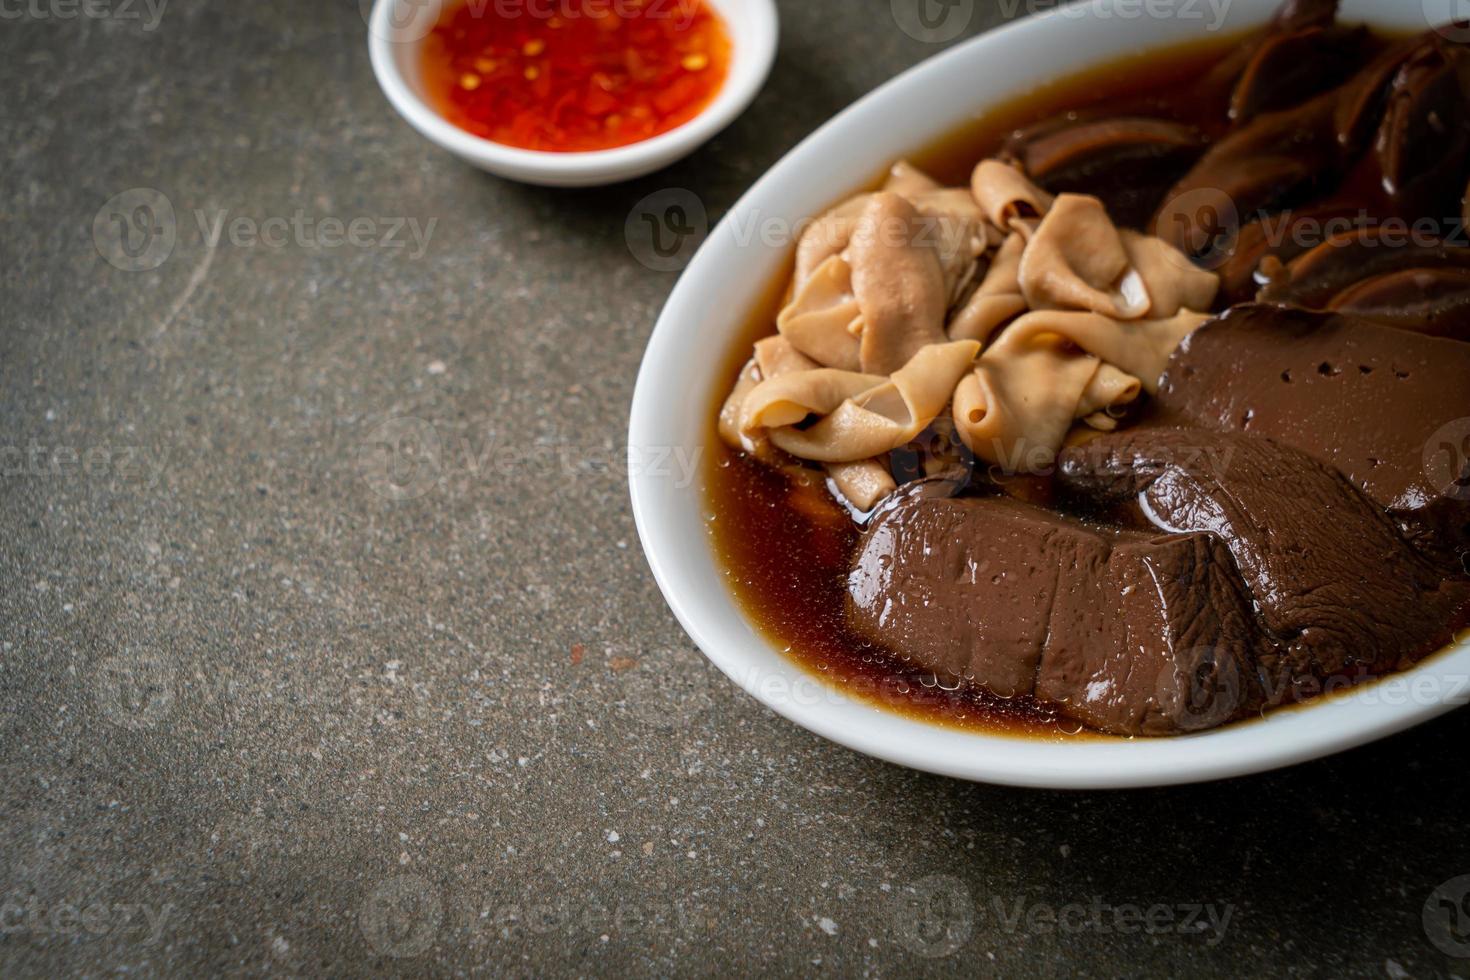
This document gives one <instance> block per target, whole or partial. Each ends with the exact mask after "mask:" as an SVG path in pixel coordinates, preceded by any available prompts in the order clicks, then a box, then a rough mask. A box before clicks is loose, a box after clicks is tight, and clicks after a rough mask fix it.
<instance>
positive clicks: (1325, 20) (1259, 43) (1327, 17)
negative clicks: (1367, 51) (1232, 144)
mask: <svg viewBox="0 0 1470 980" xmlns="http://www.w3.org/2000/svg"><path fill="white" fill-rule="evenodd" d="M1338 3H1339V0H1286V2H1285V3H1283V4H1282V5H1281V6H1280V7H1279V8H1277V10H1276V15H1275V16H1274V17H1272V18H1271V22H1270V23H1269V24H1267V25H1266V26H1265V27H1264V28H1263V29H1262V30H1261V31H1260V32H1259V33H1257V34H1255V35H1254V36H1253V37H1251V38H1248V39H1247V40H1246V41H1245V43H1244V44H1242V45H1241V46H1240V47H1238V48H1237V49H1235V51H1234V52H1233V53H1231V54H1229V55H1227V56H1226V57H1225V58H1223V59H1221V61H1220V63H1219V64H1218V65H1216V66H1215V67H1214V68H1213V69H1212V70H1211V71H1210V72H1209V74H1208V75H1206V76H1205V78H1204V79H1203V81H1202V84H1201V85H1200V86H1199V88H1200V97H1201V98H1202V99H1206V100H1211V101H1213V100H1215V99H1217V98H1220V99H1222V100H1223V102H1224V107H1225V109H1227V110H1228V109H1229V107H1230V105H1232V104H1233V103H1234V101H1235V94H1236V91H1237V90H1238V89H1239V87H1240V82H1241V79H1242V77H1243V76H1244V75H1245V74H1246V72H1247V69H1248V68H1249V67H1250V65H1251V64H1252V63H1253V62H1255V61H1256V60H1257V58H1258V57H1259V56H1260V53H1261V50H1262V49H1263V48H1265V47H1267V46H1269V45H1270V44H1271V43H1272V42H1273V41H1275V40H1276V39H1278V38H1282V37H1290V36H1293V35H1297V34H1301V33H1303V32H1306V31H1312V30H1326V29H1328V28H1330V27H1332V26H1333V25H1334V24H1336V22H1337V8H1338ZM1217 93H1220V94H1219V95H1217Z"/></svg>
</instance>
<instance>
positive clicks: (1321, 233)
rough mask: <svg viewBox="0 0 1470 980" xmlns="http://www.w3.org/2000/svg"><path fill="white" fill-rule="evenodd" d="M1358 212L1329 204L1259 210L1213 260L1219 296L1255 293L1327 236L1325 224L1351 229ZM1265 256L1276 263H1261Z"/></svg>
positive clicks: (1236, 298) (1240, 297) (1239, 298)
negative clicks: (1262, 212)
mask: <svg viewBox="0 0 1470 980" xmlns="http://www.w3.org/2000/svg"><path fill="white" fill-rule="evenodd" d="M1362 211H1363V209H1362V206H1361V205H1358V204H1350V203H1329V204H1325V205H1313V206H1311V207H1304V208H1298V209H1296V210H1294V211H1283V212H1281V213H1280V214H1268V215H1263V216H1262V217H1259V218H1257V219H1255V220H1254V221H1251V222H1249V223H1248V224H1246V225H1244V226H1243V227H1242V228H1241V229H1240V232H1239V233H1238V234H1236V235H1235V236H1234V239H1233V241H1231V242H1230V243H1229V246H1228V248H1227V249H1226V251H1225V252H1224V253H1223V254H1222V255H1221V256H1220V261H1219V262H1218V263H1216V264H1215V265H1214V270H1215V272H1216V273H1217V274H1218V275H1219V276H1220V299H1221V301H1222V302H1223V303H1225V304H1227V305H1229V304H1234V303H1241V302H1245V301H1247V300H1250V299H1252V298H1255V297H1256V295H1257V294H1258V293H1259V292H1260V290H1261V288H1262V287H1263V286H1265V285H1267V284H1268V283H1269V282H1270V281H1271V278H1272V275H1273V273H1274V275H1275V276H1282V275H1283V274H1284V266H1285V263H1288V262H1290V261H1291V260H1292V259H1294V258H1296V257H1297V256H1298V255H1301V254H1302V253H1303V252H1306V251H1310V250H1311V249H1312V248H1314V247H1315V246H1317V245H1318V244H1320V243H1321V242H1322V240H1323V239H1324V237H1330V235H1329V232H1328V229H1338V228H1341V229H1344V230H1351V229H1352V228H1353V227H1354V225H1355V224H1358V223H1361V221H1362ZM1268 256H1269V257H1270V258H1271V259H1273V260H1274V262H1272V263H1268V264H1267V265H1266V266H1265V267H1264V268H1263V260H1265V259H1266V258H1267V257H1268Z"/></svg>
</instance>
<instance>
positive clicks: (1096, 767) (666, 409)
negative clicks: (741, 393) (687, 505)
mask: <svg viewBox="0 0 1470 980" xmlns="http://www.w3.org/2000/svg"><path fill="white" fill-rule="evenodd" d="M1120 2H1121V3H1123V4H1127V3H1130V2H1131V0H1091V2H1089V3H1084V4H1078V5H1075V6H1074V7H1072V8H1059V9H1057V10H1052V11H1049V12H1047V13H1043V14H1039V15H1033V16H1032V17H1029V18H1026V19H1023V20H1021V21H1017V22H1014V23H1011V24H1008V25H1006V26H1004V27H1001V28H997V29H996V30H993V31H990V32H987V33H985V34H982V35H980V36H978V37H975V38H973V39H971V40H969V41H967V42H965V43H963V44H959V45H956V46H954V47H951V48H949V49H948V50H946V51H943V52H941V53H939V54H937V55H935V56H934V57H932V58H930V59H927V60H926V61H924V62H922V63H920V64H918V65H916V66H915V67H913V68H911V69H909V70H908V71H905V72H903V73H902V74H900V75H898V76H896V77H895V78H894V79H892V80H890V81H889V82H888V83H886V84H885V85H883V86H881V87H879V88H878V89H876V90H874V91H873V92H870V93H868V94H867V95H866V96H864V97H862V98H860V99H858V100H857V101H856V102H854V103H853V104H852V105H850V106H848V107H847V108H846V109H844V110H843V111H842V112H840V113H839V114H837V115H836V116H834V117H833V118H832V119H831V120H829V121H827V122H826V123H825V124H824V125H823V126H821V127H820V128H818V129H817V130H816V131H815V132H814V133H812V134H811V135H810V136H809V137H807V138H806V139H805V140H803V141H802V142H801V143H800V144H798V145H797V146H796V147H795V148H794V149H792V150H791V151H790V152H789V153H788V154H787V155H786V156H785V157H783V158H782V159H781V160H780V161H779V162H778V163H777V164H775V165H774V166H773V167H771V168H770V170H769V171H767V172H766V173H765V174H764V175H763V176H762V177H761V178H760V179H759V180H758V181H757V182H756V183H755V184H754V185H753V186H752V187H751V188H750V190H748V191H747V192H746V194H745V195H743V196H742V197H741V199H740V200H739V201H738V202H736V204H735V205H734V207H732V208H731V209H730V211H729V212H728V213H727V214H726V216H725V217H724V219H723V220H722V221H721V222H720V224H719V225H718V226H717V227H716V228H715V229H714V230H713V232H712V233H711V234H710V235H709V236H708V238H707V239H706V240H705V242H704V243H703V245H702V246H701V247H700V249H699V251H698V252H697V253H696V255H695V257H694V259H693V261H692V262H691V263H690V264H689V266H688V268H687V269H686V270H685V271H684V273H683V275H682V276H681V277H680V279H679V281H678V283H677V284H676V285H675V287H674V289H673V291H672V293H671V294H670V296H669V299H668V301H667V303H666V304H665V306H664V309H663V311H662V313H661V315H660V317H659V319H658V322H657V324H656V325H655V327H654V330H653V332H652V335H651V336H650V338H649V342H648V347H647V350H646V352H645V354H644V358H643V362H642V366H641V368H640V370H639V374H638V379H637V383H636V387H635V391H634V397H633V402H632V407H631V411H630V418H629V428H628V439H629V453H630V466H629V491H630V496H631V503H632V509H633V516H634V522H635V524H636V526H637V530H638V535H639V539H640V541H641V543H642V545H643V548H644V553H645V555H646V557H647V560H648V563H649V566H650V568H651V570H652V571H653V575H654V579H655V581H656V582H657V584H658V586H659V589H660V591H661V592H662V593H663V595H664V597H665V599H666V601H667V602H668V604H669V607H670V608H671V609H672V611H673V612H674V615H675V617H676V618H677V619H678V621H679V623H680V624H681V625H682V626H683V628H684V629H685V631H686V632H687V633H688V634H689V636H690V638H691V639H693V641H694V642H695V644H696V645H697V646H698V647H699V648H700V650H701V651H703V653H704V654H705V656H706V657H707V658H708V659H709V660H710V661H711V662H712V663H714V664H715V666H716V667H718V668H719V669H720V670H721V671H722V672H723V673H725V674H726V675H727V676H728V677H730V678H731V679H732V680H733V681H735V683H736V684H737V685H739V686H740V687H741V688H742V689H744V690H745V691H746V692H747V693H749V694H750V695H752V696H753V697H755V698H756V699H757V700H758V701H760V702H761V703H762V704H764V705H766V706H767V707H768V708H770V709H771V710H772V711H774V712H776V713H777V714H779V715H781V716H782V717H785V718H787V719H789V720H790V721H793V722H795V723H796V724H798V725H800V726H802V727H804V728H806V729H808V730H809V731H812V732H814V733H816V734H818V735H821V736H823V737H824V738H828V739H830V740H832V741H834V742H837V743H838V744H841V745H844V746H846V747H848V748H851V749H854V750H856V751H859V752H862V753H864V754H866V755H870V756H873V757H875V758H879V759H883V760H886V761H889V762H892V763H895V764H898V765H903V766H906V767H909V768H912V769H917V770H921V771H925V772H931V773H936V774H940V775H946V776H952V777H956V778H961V779H968V780H974V781H981V782H988V783H997V784H1004V785H1014V786H1026V787H1037V788H1050V789H1124V788H1139V787H1150V786H1166V785H1177V784H1183V783H1194V782H1205V781H1210V780H1215V779H1223V778H1229V777H1234V776H1241V775H1247V774H1251V773H1257V772H1263V771H1267V770H1271V769H1276V768H1280V767H1283V766H1289V765H1293V764H1296V763H1299V762H1304V761H1307V760H1309V759H1314V758H1318V757H1321V756H1324V755H1328V754H1331V753H1334V752H1338V751H1342V750H1345V749H1349V748H1352V747H1355V746H1358V745H1362V744H1365V743H1367V742H1371V741H1374V740H1377V739H1379V738H1383V737H1385V736H1387V735H1390V734H1393V733H1395V732H1398V731H1402V730H1404V729H1406V728H1409V727H1411V726H1413V725H1417V724H1420V723H1422V722H1424V721H1427V720H1429V719H1431V718H1433V717H1436V716H1438V715H1440V714H1442V713H1444V712H1447V711H1450V710H1452V709H1454V708H1456V707H1459V706H1460V705H1463V704H1465V703H1470V636H1462V637H1461V638H1460V639H1459V640H1457V641H1456V642H1455V643H1452V644H1451V645H1450V646H1448V647H1446V648H1445V649H1444V650H1442V651H1440V652H1439V653H1436V654H1434V655H1431V656H1430V657H1428V658H1426V659H1424V660H1423V661H1421V662H1420V663H1419V664H1417V665H1416V666H1414V667H1412V668H1410V669H1409V670H1406V671H1402V672H1400V673H1398V674H1394V675H1390V676H1389V677H1386V678H1383V679H1382V680H1380V681H1377V682H1374V683H1370V684H1364V685H1360V686H1358V687H1354V688H1352V689H1349V690H1348V691H1345V692H1340V693H1337V694H1326V695H1323V696H1321V697H1319V698H1317V699H1315V700H1314V701H1312V702H1309V703H1308V704H1305V705H1302V706H1299V707H1293V708H1285V709H1281V710H1277V711H1274V712H1271V713H1270V714H1268V715H1267V716H1266V717H1264V718H1261V719H1254V720H1250V721H1247V722H1243V723H1239V724H1234V725H1230V726H1226V727H1224V728H1220V729H1215V730H1211V731H1207V732H1202V733H1198V734H1193V735H1183V736H1176V737H1172V738H1166V739H1108V738H1099V739H1084V740H1075V741H1067V740H1055V741H1054V740H1046V739H1038V738H1027V737H1016V736H1013V735H1005V734H1000V733H985V732H977V731H971V730H962V729H957V728H952V727H948V726H943V725H939V724H936V723H934V722H929V721H924V720H921V719H916V718H913V717H910V716H906V715H903V714H901V713H898V712H893V711H888V710H885V709H882V708H879V707H877V706H874V705H872V704H870V703H868V702H865V701H862V700H860V699H858V698H855V697H853V696H851V695H848V694H845V693H843V692H842V691H840V690H839V689H838V688H836V687H834V686H830V685H827V684H826V682H824V681H822V680H820V679H819V678H818V677H817V676H816V675H815V674H813V673H811V672H810V671H808V670H807V668H805V667H804V666H802V665H801V664H799V663H797V662H796V661H795V660H792V659H788V658H786V657H785V656H784V655H782V654H781V653H779V652H778V650H777V641H776V639H775V638H774V637H772V636H770V635H768V634H765V633H763V632H762V631H760V630H759V629H758V628H757V627H755V626H754V625H753V624H752V622H751V620H750V617H749V615H748V614H747V613H746V612H745V610H744V609H743V608H741V606H740V603H739V601H738V600H737V599H736V597H735V596H734V595H733V593H732V592H731V590H730V589H729V587H728V585H727V584H726V583H725V582H724V581H723V576H722V575H721V573H720V566H719V560H718V558H717V556H716V555H715V554H714V551H713V548H712V546H711V543H710V542H709V540H708V537H707V535H704V534H697V537H698V539H699V540H697V541H694V542H692V543H691V541H690V537H691V533H692V529H691V527H690V525H689V522H688V521H681V522H680V523H678V524H676V523H675V520H676V519H675V518H673V517H671V516H670V511H671V509H672V505H673V504H674V503H675V502H676V501H677V500H678V498H677V494H679V493H680V492H682V493H684V494H694V495H698V496H699V497H700V501H699V503H700V506H698V507H697V508H696V511H697V512H698V514H700V515H702V514H703V512H704V509H705V508H704V507H703V493H704V490H703V482H702V480H700V481H696V482H695V483H694V485H693V486H686V487H685V488H683V490H682V491H681V490H679V489H678V488H676V487H674V486H673V485H672V483H671V481H670V480H668V479H667V477H666V474H664V473H662V472H660V471H658V470H656V469H654V468H650V467H640V466H637V465H633V464H632V462H631V460H632V459H633V458H634V457H637V456H641V455H643V454H644V453H645V452H646V451H648V450H656V451H663V450H662V449H659V448H658V447H661V446H662V447H665V448H669V446H668V442H669V440H668V439H667V438H666V436H665V432H666V431H668V427H669V426H672V425H675V424H677V423H674V422H671V421H669V419H670V417H671V416H673V415H674V414H676V413H678V412H683V413H685V414H687V412H688V409H687V405H680V404H679V403H678V402H677V400H676V399H673V398H672V393H673V391H674V390H676V389H678V388H680V387H684V386H685V385H684V383H683V382H682V380H680V375H681V372H682V373H687V368H686V367H685V365H684V364H682V363H681V362H680V356H681V350H680V348H679V344H680V342H681V340H682V339H683V337H682V336H681V335H682V334H688V333H689V332H690V331H691V330H693V329H694V327H695V326H696V325H697V326H700V327H705V329H706V330H707V327H706V326H705V324H706V323H707V321H708V319H709V301H708V300H707V299H706V298H705V297H704V295H703V293H704V292H705V291H706V290H707V289H708V288H709V286H710V284H711V283H712V282H713V281H714V279H713V277H715V276H717V275H721V274H724V275H728V271H727V270H726V269H725V268H723V267H722V266H721V265H720V263H722V262H724V261H725V260H726V259H728V258H730V257H731V256H732V255H738V253H732V252H730V251H729V250H730V249H732V248H735V247H737V246H736V244H735V243H736V236H735V232H734V228H735V227H736V226H737V224H739V223H740V222H741V221H742V220H743V218H745V217H747V216H749V215H750V214H751V213H752V212H754V213H756V214H759V212H760V209H761V207H762V204H761V202H763V201H764V200H766V199H768V198H774V197H776V196H777V189H778V188H779V187H780V185H782V184H783V183H787V182H790V180H791V178H792V177H793V175H796V174H799V172H800V169H801V168H804V167H806V166H809V161H808V159H807V158H808V157H814V156H815V155H817V154H818V153H819V152H820V151H821V148H822V147H823V145H824V144H826V143H829V142H836V140H837V138H838V137H837V135H836V134H840V133H842V132H843V131H844V130H846V129H848V128H849V127H853V126H855V125H856V124H857V122H858V121H859V120H860V119H862V118H865V117H867V116H869V115H871V114H873V113H874V112H876V111H877V109H878V107H881V106H882V105H883V104H884V103H885V102H886V101H888V100H890V99H891V98H893V97H894V94H895V93H896V92H898V91H900V90H901V89H903V88H905V87H907V86H910V85H914V84H916V83H917V82H918V81H919V80H921V79H924V78H925V77H931V76H933V77H937V76H938V75H939V74H940V73H943V72H948V71H952V69H953V68H954V67H956V66H957V64H958V63H961V62H967V61H970V60H971V59H974V60H979V58H980V57H981V53H982V52H985V51H990V50H994V49H997V48H999V47H1001V46H1003V45H1007V44H1010V43H1012V42H1016V41H1019V40H1023V39H1024V40H1027V41H1032V40H1034V38H1036V37H1040V36H1041V35H1045V34H1047V33H1050V32H1053V31H1057V32H1059V33H1062V34H1064V33H1065V28H1063V27H1061V26H1059V25H1062V24H1064V23H1066V21H1067V20H1068V19H1072V20H1077V21H1079V22H1081V27H1080V28H1079V29H1080V30H1083V31H1085V30H1086V29H1088V27H1089V24H1088V22H1089V21H1091V20H1094V19H1096V18H1098V17H1099V16H1102V17H1106V16H1108V15H1109V14H1110V13H1111V14H1113V15H1116V9H1117V8H1116V5H1117V4H1118V3H1120ZM1393 3H1394V0H1357V2H1353V0H1349V3H1348V4H1346V5H1345V6H1346V7H1347V8H1348V9H1347V10H1345V12H1344V18H1345V19H1366V20H1369V21H1372V22H1374V23H1384V22H1387V24H1390V25H1393V26H1395V27H1397V26H1400V25H1398V24H1395V23H1394V21H1395V15H1397V16H1398V19H1399V21H1402V20H1403V19H1404V15H1403V11H1402V10H1395V9H1394V7H1393ZM1276 6H1277V2H1276V0H1239V6H1238V8H1237V9H1238V10H1240V11H1242V13H1241V16H1240V18H1239V21H1238V22H1237V23H1233V24H1232V25H1231V27H1230V28H1229V30H1231V31H1234V30H1237V29H1245V28H1248V27H1250V26H1254V25H1257V24H1259V23H1261V22H1263V21H1264V20H1265V19H1266V17H1268V16H1269V14H1270V13H1271V12H1272V11H1274V9H1275V7H1276ZM1069 11H1071V12H1070V13H1069ZM1078 11H1082V12H1083V13H1081V14H1080V15H1079V13H1078ZM1171 40H1172V39H1171V38H1168V37H1156V38H1148V37H1145V38H1144V39H1143V40H1142V41H1141V42H1140V44H1139V49H1140V50H1143V51H1147V50H1149V49H1150V48H1157V47H1160V46H1164V45H1167V44H1168V43H1169V42H1170V41H1171ZM1110 58H1111V56H1110V55H1104V56H1102V57H1100V58H1095V59H1093V60H1091V61H1088V60H1082V61H1080V62H1079V63H1078V64H1076V65H1075V66H1069V72H1068V73H1070V72H1071V71H1083V70H1085V69H1087V68H1088V67H1089V66H1090V65H1093V64H1098V63H1105V62H1106V61H1107V60H1110ZM1013 95H1014V92H1010V91H1007V92H1002V93H999V94H997V95H996V96H994V97H986V96H983V95H982V96H976V101H977V102H978V103H980V104H979V105H977V107H976V111H979V110H980V109H983V108H984V107H985V106H986V105H996V104H999V103H1001V102H1004V101H1005V100H1006V99H1008V98H1011V97H1013ZM943 135H945V129H944V127H942V126H941V127H939V128H937V129H936V130H935V131H934V132H933V133H932V136H933V137H935V138H938V137H941V136H943ZM914 149H915V147H914V146H894V147H892V148H891V152H890V153H889V156H890V158H895V159H896V158H897V157H899V156H901V155H902V154H903V153H905V152H911V151H912V150H914ZM830 203H831V202H830V200H820V201H812V202H810V205H809V206H810V207H813V208H821V207H825V206H827V205H829V204H830ZM746 247H747V248H748V247H749V246H748V243H747V245H746ZM785 254H786V253H785V250H784V249H783V251H782V259H781V261H783V262H784V261H786V258H785ZM760 285H761V286H764V282H761V283H760ZM742 312H743V311H742ZM737 322H738V321H737ZM732 329H734V328H732ZM719 353H720V359H721V361H722V362H723V359H724V355H725V345H722V346H721V348H720V351H719ZM699 397H700V398H703V399H705V400H704V401H701V402H700V412H701V414H702V413H703V412H704V410H705V409H704V406H705V404H707V403H708V402H710V401H712V400H713V398H712V395H711V393H709V392H707V391H705V392H700V393H699ZM700 431H701V435H699V436H697V437H696V438H697V440H698V442H697V443H696V450H697V448H698V446H700V445H703V442H704V440H705V439H707V438H708V436H707V434H704V431H705V430H704V429H701V430H700ZM699 530H702V529H699ZM711 574H712V575H713V577H714V579H715V580H716V581H715V585H714V586H713V587H710V586H701V585H700V584H699V583H698V582H696V581H693V580H692V579H693V578H694V577H696V576H704V577H705V578H706V580H707V579H708V578H709V576H710V575H711ZM712 589H713V591H712ZM715 592H718V593H719V594H718V595H715V594H714V593H715ZM729 610H733V612H734V615H735V618H736V619H737V620H738V621H739V622H740V623H741V624H743V626H744V627H745V629H744V632H741V631H739V630H731V629H729V628H728V626H727V625H725V624H723V623H722V622H719V621H717V620H719V619H728V617H727V616H725V613H726V612H728V611H729ZM731 622H734V620H731ZM773 681H774V682H776V683H772V682H773ZM802 684H805V685H807V688H808V694H807V695H806V696H803V697H796V696H794V694H793V691H794V690H795V688H796V686H797V685H802ZM1425 684H1427V685H1428V686H1429V687H1430V688H1432V692H1431V693H1430V694H1429V695H1427V696H1423V697H1421V696H1419V695H1418V694H1417V691H1418V688H1419V686H1420V685H1425ZM1407 687H1414V689H1415V692H1416V693H1414V694H1413V695H1411V696H1407V697H1406V696H1405V695H1404V694H1403V693H1402V692H1403V689H1404V688H1407ZM1395 692H1397V693H1395Z"/></svg>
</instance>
